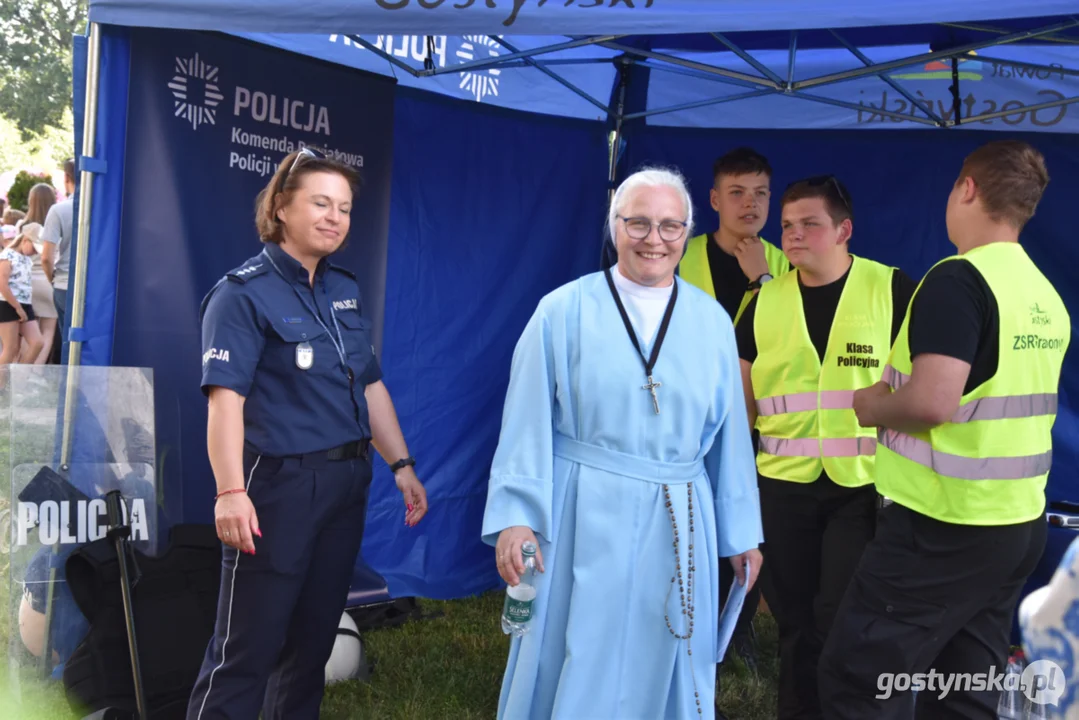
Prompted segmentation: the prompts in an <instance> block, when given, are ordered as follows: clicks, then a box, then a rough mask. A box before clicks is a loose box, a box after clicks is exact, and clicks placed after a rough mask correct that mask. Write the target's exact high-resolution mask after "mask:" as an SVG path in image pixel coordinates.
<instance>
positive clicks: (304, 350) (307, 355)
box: [296, 342, 315, 370]
mask: <svg viewBox="0 0 1079 720" xmlns="http://www.w3.org/2000/svg"><path fill="white" fill-rule="evenodd" d="M314 364H315V349H314V348H313V347H311V343H305V342H303V343H300V344H299V345H297V346H296V367H298V368H300V369H301V370H310V369H311V366H312V365H314Z"/></svg>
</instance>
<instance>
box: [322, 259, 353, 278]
mask: <svg viewBox="0 0 1079 720" xmlns="http://www.w3.org/2000/svg"><path fill="white" fill-rule="evenodd" d="M327 266H328V268H329V269H330V270H336V271H337V272H339V273H341V274H343V275H347V276H348V277H350V278H352V279H353V280H355V279H356V273H354V272H352V271H351V270H349V269H347V268H343V267H341V266H340V265H334V264H333V263H327Z"/></svg>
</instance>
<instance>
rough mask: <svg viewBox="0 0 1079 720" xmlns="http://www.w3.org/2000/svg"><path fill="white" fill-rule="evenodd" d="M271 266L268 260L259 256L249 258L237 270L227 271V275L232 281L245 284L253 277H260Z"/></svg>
mask: <svg viewBox="0 0 1079 720" xmlns="http://www.w3.org/2000/svg"><path fill="white" fill-rule="evenodd" d="M269 267H270V264H269V263H268V262H266V259H265V258H263V257H261V256H259V257H255V258H252V259H250V260H248V261H247V262H245V263H244V264H243V265H241V266H240V267H238V268H236V269H235V270H232V271H230V272H228V273H226V274H225V277H227V278H228V279H229V281H230V282H234V283H240V284H241V285H243V284H244V283H246V282H247V281H248V280H250V279H251V278H254V277H258V276H259V275H262V274H263V273H265V272H266V271H267V270H268V269H269Z"/></svg>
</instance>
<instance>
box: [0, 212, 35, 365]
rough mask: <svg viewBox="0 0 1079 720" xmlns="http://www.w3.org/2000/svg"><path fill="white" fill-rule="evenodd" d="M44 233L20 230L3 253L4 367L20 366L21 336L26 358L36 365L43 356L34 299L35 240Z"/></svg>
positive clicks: (0, 313) (0, 319) (0, 321)
mask: <svg viewBox="0 0 1079 720" xmlns="http://www.w3.org/2000/svg"><path fill="white" fill-rule="evenodd" d="M40 233H41V225H39V224H37V223H27V224H25V225H23V226H22V227H21V228H20V229H19V235H18V236H17V237H16V238H15V240H14V241H12V243H11V245H9V246H8V247H6V248H4V249H3V250H0V297H2V298H3V299H4V301H5V302H4V303H0V343H2V349H0V365H7V364H10V363H13V362H18V358H19V336H20V335H21V336H22V339H23V341H25V343H26V352H25V354H24V355H23V357H24V358H26V359H27V360H29V361H31V362H32V361H33V359H34V358H36V357H37V355H38V353H40V352H41V347H42V339H41V330H40V329H39V328H38V325H37V319H36V315H35V314H34V306H33V305H32V304H31V301H32V299H33V284H32V280H31V273H32V271H33V260H31V259H30V258H31V256H32V255H34V253H35V250H34V238H35V237H37V236H38V235H39V234H40Z"/></svg>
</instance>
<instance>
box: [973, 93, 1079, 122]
mask: <svg viewBox="0 0 1079 720" xmlns="http://www.w3.org/2000/svg"><path fill="white" fill-rule="evenodd" d="M1072 103H1079V97H1070V98H1064V99H1063V100H1051V101H1050V102H1044V103H1038V104H1037V105H1024V106H1023V107H1021V108H1011V109H1009V110H998V111H996V112H991V113H983V114H981V115H971V116H970V117H967V118H964V119H963V123H964V124H966V125H969V124H970V123H972V122H976V121H978V120H993V119H995V118H999V117H1006V116H1008V115H1019V114H1021V113H1028V112H1037V111H1039V110H1049V109H1050V108H1055V107H1061V106H1063V105H1071V104H1072Z"/></svg>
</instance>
